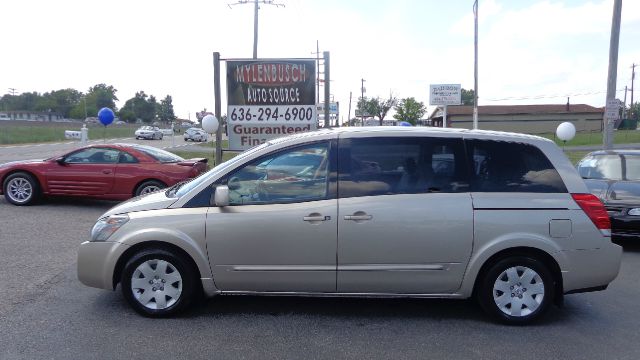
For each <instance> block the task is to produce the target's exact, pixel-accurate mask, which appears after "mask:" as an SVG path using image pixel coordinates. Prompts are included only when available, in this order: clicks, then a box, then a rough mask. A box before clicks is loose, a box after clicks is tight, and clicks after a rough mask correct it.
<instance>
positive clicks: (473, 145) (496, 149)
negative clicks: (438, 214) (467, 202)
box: [466, 140, 567, 193]
mask: <svg viewBox="0 0 640 360" xmlns="http://www.w3.org/2000/svg"><path fill="white" fill-rule="evenodd" d="M466 142H467V149H468V151H469V159H471V165H472V174H471V186H472V191H477V192H535V193H566V192H567V188H566V187H565V185H564V183H563V182H562V178H560V174H558V171H557V170H556V169H555V168H554V167H553V165H552V164H551V162H550V161H549V159H547V157H546V156H545V155H544V153H542V151H541V150H540V149H538V148H537V147H535V146H533V145H529V144H521V143H514V142H506V141H494V140H467V141H466Z"/></svg>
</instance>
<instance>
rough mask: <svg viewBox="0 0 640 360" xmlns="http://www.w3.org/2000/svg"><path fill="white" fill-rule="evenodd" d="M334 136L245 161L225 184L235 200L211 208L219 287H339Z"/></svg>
mask: <svg viewBox="0 0 640 360" xmlns="http://www.w3.org/2000/svg"><path fill="white" fill-rule="evenodd" d="M331 153H332V152H331V146H330V142H320V143H314V144H311V145H306V146H301V147H296V148H290V149H286V150H283V151H281V152H278V153H276V154H273V155H267V156H265V157H262V158H259V159H257V160H254V161H251V162H250V163H248V164H245V165H243V166H242V167H241V168H239V169H237V170H234V171H233V172H232V173H231V174H229V175H228V176H226V177H225V178H224V179H223V180H222V181H221V183H223V184H226V185H228V186H229V189H230V204H229V206H225V207H221V208H218V207H211V208H210V209H209V212H208V214H207V225H206V233H207V251H208V255H209V261H210V263H211V267H212V269H213V274H214V279H215V282H216V286H217V287H218V288H219V289H221V290H223V291H239V292H252V291H259V292H334V291H335V289H336V244H337V231H336V229H337V225H336V224H337V217H336V216H337V200H336V199H335V190H331V189H335V186H333V187H331V186H330V183H331V182H332V181H333V180H332V179H331V178H332V176H331V173H333V174H335V172H331V171H330V169H331V166H334V165H331V164H333V163H335V161H332V160H331Z"/></svg>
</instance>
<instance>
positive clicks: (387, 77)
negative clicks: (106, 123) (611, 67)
mask: <svg viewBox="0 0 640 360" xmlns="http://www.w3.org/2000/svg"><path fill="white" fill-rule="evenodd" d="M235 2H236V1H224V0H183V1H176V0H171V1H168V0H110V1H104V0H103V1H97V0H96V1H86V0H55V1H51V0H20V1H10V0H3V1H1V2H0V14H2V16H1V19H2V20H1V21H0V24H2V36H1V40H0V49H2V50H1V52H0V53H1V55H0V94H4V93H7V92H8V91H9V90H8V88H16V89H17V91H18V92H30V91H37V92H40V93H43V92H48V91H52V90H58V89H64V88H74V89H77V90H79V91H83V92H86V91H87V90H88V88H89V87H90V86H93V85H95V84H98V83H105V84H107V85H113V86H114V87H115V88H116V89H118V92H117V94H116V95H117V96H118V98H119V99H120V102H119V103H118V106H122V105H123V104H124V101H126V100H127V99H129V98H131V97H133V96H134V94H135V92H136V91H141V90H143V91H145V93H147V94H150V95H154V96H155V97H156V98H157V99H158V100H159V99H162V98H164V97H165V96H166V95H171V96H172V97H173V105H174V109H175V112H176V115H177V116H178V117H181V118H188V117H189V116H191V118H192V119H195V112H196V111H200V110H202V109H203V108H207V109H208V110H213V108H214V93H213V65H212V53H213V52H214V51H218V52H220V53H221V56H222V57H223V58H250V57H251V56H252V50H253V5H252V4H245V5H237V6H233V7H229V6H228V5H229V4H233V3H235ZM274 3H280V4H284V5H285V6H284V7H276V6H273V5H261V10H260V17H259V39H258V57H259V58H260V57H265V58H267V57H268V58H287V57H295V58H304V57H315V55H314V54H312V53H313V52H315V51H316V41H318V42H319V44H320V51H330V52H331V77H332V82H331V93H332V94H333V95H334V99H335V100H337V101H339V102H340V110H341V117H343V118H344V119H345V120H346V118H347V110H348V104H349V93H350V92H353V103H354V104H355V103H356V102H357V98H358V96H359V95H360V84H361V82H360V79H362V78H364V79H365V80H366V83H365V87H366V94H365V95H366V96H368V97H376V96H380V97H387V96H388V95H389V93H390V92H391V93H393V94H394V95H395V96H396V97H399V98H403V97H410V96H411V97H415V98H416V99H418V100H419V101H423V102H424V103H425V105H428V103H429V84H439V83H460V84H462V86H463V87H464V88H467V89H472V88H473V11H472V5H473V0H464V1H463V0H450V1H441V0H367V1H365V0H275V1H274ZM479 7H480V9H479V15H480V17H479V19H480V21H479V74H480V75H479V91H478V93H479V96H480V98H479V104H480V105H498V104H542V103H561V104H564V103H566V101H567V99H566V98H567V96H569V97H571V103H585V104H590V105H593V106H604V102H605V95H606V94H605V92H606V84H607V68H608V57H609V38H610V30H611V18H612V13H613V0H593V1H579V0H546V1H534V0H479ZM634 62H635V63H636V64H637V63H640V1H638V0H623V4H622V27H621V35H620V51H619V65H618V82H617V89H618V90H619V91H618V92H617V97H618V98H620V99H621V100H622V99H623V97H624V90H623V89H624V87H625V85H626V86H629V87H630V86H631V64H632V63H634ZM223 71H224V69H223ZM636 71H638V72H640V67H639V68H636ZM223 77H224V75H223ZM636 80H640V76H637V77H636ZM635 85H636V89H640V82H638V81H636V84H635ZM222 86H223V92H224V86H225V84H224V78H223V83H222ZM321 94H324V92H323V90H322V89H321ZM628 97H630V93H629V95H628ZM635 100H636V101H637V100H640V92H636V94H635ZM627 101H629V100H627ZM353 108H355V105H354V106H353ZM222 109H223V113H225V112H226V110H225V109H226V100H224V99H223V104H222ZM351 114H352V116H353V110H352V113H351Z"/></svg>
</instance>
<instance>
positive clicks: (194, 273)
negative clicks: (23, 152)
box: [78, 127, 622, 324]
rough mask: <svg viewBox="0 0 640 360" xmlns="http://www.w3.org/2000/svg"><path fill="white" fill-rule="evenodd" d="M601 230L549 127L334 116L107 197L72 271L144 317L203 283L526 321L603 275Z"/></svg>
mask: <svg viewBox="0 0 640 360" xmlns="http://www.w3.org/2000/svg"><path fill="white" fill-rule="evenodd" d="M610 236H611V225H610V222H609V217H608V214H607V212H606V210H605V208H604V207H603V205H602V203H601V202H600V200H598V199H597V198H596V197H595V196H593V195H591V194H590V193H589V191H588V190H587V187H586V186H585V184H584V182H583V180H582V179H581V178H580V176H579V175H578V174H577V172H576V170H575V168H574V167H573V166H572V165H571V163H570V162H569V160H568V159H567V158H566V157H565V156H564V154H563V153H562V151H561V150H560V149H559V148H558V147H557V146H556V145H555V144H554V143H553V142H551V141H550V140H547V139H543V138H540V137H536V136H529V135H522V134H510V133H499V132H490V131H478V130H474V131H470V130H454V129H437V128H403V127H375V128H366V127H361V128H342V129H331V130H319V131H315V132H310V133H302V134H296V135H292V136H289V137H284V138H279V139H276V140H272V141H269V142H267V143H264V144H262V145H259V146H257V147H255V148H253V149H251V150H247V151H245V152H244V153H241V154H240V155H238V156H236V157H235V158H233V159H232V160H229V161H227V162H225V163H222V164H220V165H218V166H216V167H215V168H213V169H211V170H210V171H209V172H208V173H206V174H203V175H202V176H200V177H198V178H196V179H194V180H191V181H190V182H186V183H181V184H178V185H175V186H173V187H171V188H169V189H165V190H163V191H161V192H156V193H152V194H149V195H146V196H142V197H138V198H134V199H131V200H129V201H127V202H124V203H122V204H120V205H118V206H116V207H114V208H112V209H110V210H109V211H107V212H106V213H105V214H104V215H102V216H101V217H100V219H99V220H98V221H97V222H96V224H95V225H94V227H93V229H92V232H91V240H90V241H87V242H84V243H82V245H81V246H80V249H79V253H78V277H79V279H80V281H81V282H82V283H84V284H86V285H88V286H93V287H98V288H103V289H112V290H114V289H115V288H116V286H117V285H118V284H120V286H121V289H122V292H123V294H124V297H125V298H126V299H127V301H128V302H129V303H130V304H131V306H132V307H133V308H134V309H135V310H136V311H138V312H139V313H141V314H143V315H146V316H167V315H171V314H174V313H176V312H178V311H180V310H183V309H185V308H186V307H187V306H188V305H189V304H190V303H191V301H192V300H193V299H194V297H196V296H198V294H200V293H204V294H205V295H207V296H214V295H219V294H222V295H224V294H252V295H253V294H268V295H305V296H309V295H312V296H366V297H378V296H379V297H425V298H433V297H437V298H451V299H464V298H470V297H475V298H476V299H477V300H478V301H479V303H480V305H481V306H482V308H483V309H484V310H485V311H486V312H487V313H489V314H490V315H492V316H493V317H495V318H496V319H498V320H500V321H503V322H506V323H512V324H523V323H528V322H530V321H533V320H535V319H538V318H540V316H541V315H543V314H544V313H545V311H546V310H548V309H549V307H550V306H551V305H552V304H553V303H559V302H561V301H562V298H563V295H565V294H570V293H578V292H587V291H595V290H603V289H605V288H606V287H607V285H608V284H609V283H610V282H611V281H613V279H614V278H615V277H616V276H617V274H618V271H619V268H620V261H621V256H622V249H621V248H620V247H619V246H617V245H615V244H613V243H612V242H611V238H610ZM596 264H597V265H596Z"/></svg>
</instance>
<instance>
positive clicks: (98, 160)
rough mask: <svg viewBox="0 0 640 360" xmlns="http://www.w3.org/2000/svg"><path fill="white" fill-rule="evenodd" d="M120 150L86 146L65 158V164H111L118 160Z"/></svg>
mask: <svg viewBox="0 0 640 360" xmlns="http://www.w3.org/2000/svg"><path fill="white" fill-rule="evenodd" d="M119 154H120V152H119V151H118V150H115V149H106V148H95V147H92V148H86V149H83V150H79V151H76V152H74V153H72V154H70V155H68V156H67V157H66V158H65V162H66V163H67V164H113V163H116V162H117V161H118V155H119Z"/></svg>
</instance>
